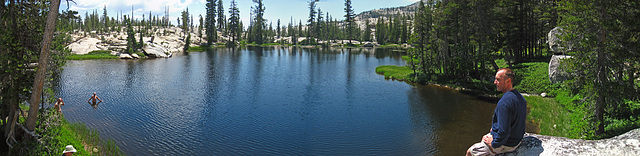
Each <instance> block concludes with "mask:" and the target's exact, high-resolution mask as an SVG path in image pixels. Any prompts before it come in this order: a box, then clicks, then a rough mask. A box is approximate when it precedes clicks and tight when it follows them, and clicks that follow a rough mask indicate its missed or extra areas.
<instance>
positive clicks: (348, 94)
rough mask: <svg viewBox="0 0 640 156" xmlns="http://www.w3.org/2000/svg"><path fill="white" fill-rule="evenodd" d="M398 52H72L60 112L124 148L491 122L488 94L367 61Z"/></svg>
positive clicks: (169, 149)
mask: <svg viewBox="0 0 640 156" xmlns="http://www.w3.org/2000/svg"><path fill="white" fill-rule="evenodd" d="M402 54H403V53H402V52H392V51H388V50H380V49H309V48H297V47H275V48H265V49H261V48H251V47H249V48H238V49H231V48H230V49H213V50H211V51H208V52H196V53H184V54H178V55H175V56H174V57H173V58H171V59H150V60H135V61H131V60H88V61H69V63H68V64H67V66H66V67H65V70H64V71H63V73H62V74H61V78H60V84H59V86H60V89H59V92H60V93H59V94H60V96H61V97H63V98H64V99H65V102H67V103H68V104H66V105H68V106H67V107H68V108H65V110H64V111H65V112H64V113H65V117H66V118H67V119H68V120H70V121H80V122H84V123H87V125H88V126H89V127H92V128H96V129H98V130H99V131H100V133H101V136H102V137H106V138H113V139H115V140H116V142H117V144H118V145H120V147H122V150H124V151H125V153H129V154H132V155H169V154H186V155H334V154H338V155H429V154H436V155H452V154H453V155H458V154H460V153H461V152H460V151H462V152H464V150H466V148H467V147H468V146H470V145H471V143H473V142H475V141H477V139H478V137H479V136H481V135H482V134H484V133H483V132H482V131H479V130H478V129H479V128H486V127H488V126H487V124H488V122H489V119H490V115H491V110H492V109H493V108H491V104H488V103H482V102H478V101H475V100H473V99H472V98H468V97H466V96H464V95H460V94H459V93H457V92H455V91H451V90H447V89H443V88H437V87H425V86H412V85H408V84H406V83H404V82H397V81H389V80H385V79H384V78H383V77H382V76H381V75H377V74H376V73H375V68H376V67H377V66H380V65H388V64H392V65H403V64H404V61H403V60H401V56H402ZM93 92H98V94H100V95H101V98H102V99H103V100H104V101H105V102H104V103H102V104H100V105H99V107H100V109H97V110H94V109H93V108H92V107H91V106H88V105H87V104H86V103H85V101H86V99H87V98H88V97H89V94H90V93H93ZM82 100H84V101H82ZM487 131H488V130H487ZM467 140H468V142H469V143H467ZM467 144H468V145H467Z"/></svg>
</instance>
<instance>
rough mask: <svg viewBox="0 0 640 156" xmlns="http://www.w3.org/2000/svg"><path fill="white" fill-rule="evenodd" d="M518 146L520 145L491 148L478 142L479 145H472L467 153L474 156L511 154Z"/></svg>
mask: <svg viewBox="0 0 640 156" xmlns="http://www.w3.org/2000/svg"><path fill="white" fill-rule="evenodd" d="M487 135H491V134H487ZM518 146H520V144H518V145H516V146H515V147H509V146H500V147H498V148H493V147H491V146H489V145H487V144H485V143H484V142H482V141H480V142H479V143H476V144H473V146H471V147H469V151H470V152H471V155H474V156H487V155H496V154H501V153H507V152H513V151H515V150H516V148H518Z"/></svg>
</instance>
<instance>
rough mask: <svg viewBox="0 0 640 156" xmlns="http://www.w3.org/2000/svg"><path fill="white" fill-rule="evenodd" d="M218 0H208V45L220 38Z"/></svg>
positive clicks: (206, 16) (206, 28) (206, 22)
mask: <svg viewBox="0 0 640 156" xmlns="http://www.w3.org/2000/svg"><path fill="white" fill-rule="evenodd" d="M216 5H217V4H216V0H207V4H206V6H207V11H206V12H207V14H206V15H205V33H206V35H207V46H211V45H213V43H214V42H216V41H217V40H218V33H217V30H216V26H215V25H216Z"/></svg>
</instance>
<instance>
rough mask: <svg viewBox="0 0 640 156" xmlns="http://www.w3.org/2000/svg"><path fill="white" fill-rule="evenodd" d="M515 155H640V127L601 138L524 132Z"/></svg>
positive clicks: (509, 155) (513, 154) (507, 154)
mask: <svg viewBox="0 0 640 156" xmlns="http://www.w3.org/2000/svg"><path fill="white" fill-rule="evenodd" d="M500 155H502V156H515V155H525V156H529V155H535V156H537V155H629V156H637V155H640V128H638V129H634V130H631V131H629V132H627V133H624V134H622V135H619V136H616V137H613V138H609V139H602V140H582V139H569V138H564V137H554V136H545V135H538V134H529V133H526V134H525V137H524V138H523V141H522V143H521V144H520V146H519V147H518V149H516V151H514V152H511V153H505V154H500Z"/></svg>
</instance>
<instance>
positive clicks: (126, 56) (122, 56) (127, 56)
mask: <svg viewBox="0 0 640 156" xmlns="http://www.w3.org/2000/svg"><path fill="white" fill-rule="evenodd" d="M118 57H119V58H120V59H133V57H131V55H129V54H124V53H122V54H120V55H119V56H118Z"/></svg>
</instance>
